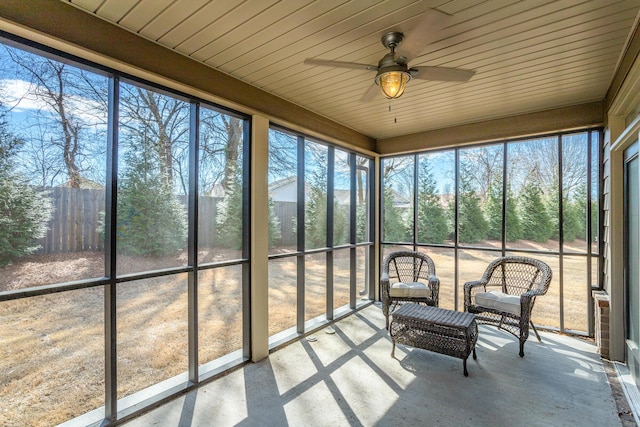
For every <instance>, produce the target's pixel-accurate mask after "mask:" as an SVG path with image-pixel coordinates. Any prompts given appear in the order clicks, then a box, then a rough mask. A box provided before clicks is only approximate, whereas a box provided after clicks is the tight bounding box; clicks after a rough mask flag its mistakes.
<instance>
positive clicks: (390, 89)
mask: <svg viewBox="0 0 640 427" xmlns="http://www.w3.org/2000/svg"><path fill="white" fill-rule="evenodd" d="M410 79H411V74H409V73H408V72H406V71H389V72H386V73H381V74H379V75H378V76H376V84H377V85H378V86H380V89H381V90H382V94H383V95H384V96H386V97H387V98H389V99H394V98H400V97H401V96H402V94H403V93H404V89H405V87H406V85H407V82H408V81H409V80H410Z"/></svg>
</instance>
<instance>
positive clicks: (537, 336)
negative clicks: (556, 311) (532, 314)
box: [531, 321, 542, 342]
mask: <svg viewBox="0 0 640 427" xmlns="http://www.w3.org/2000/svg"><path fill="white" fill-rule="evenodd" d="M531 328H533V332H535V334H536V338H538V341H540V342H542V338H540V335H539V334H538V330H537V329H536V326H535V325H534V324H533V321H531Z"/></svg>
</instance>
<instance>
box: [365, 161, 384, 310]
mask: <svg viewBox="0 0 640 427" xmlns="http://www.w3.org/2000/svg"><path fill="white" fill-rule="evenodd" d="M375 175H376V170H375V162H374V161H373V160H369V171H368V172H367V179H368V182H367V190H368V191H367V221H369V227H368V229H369V230H368V231H369V235H368V236H367V240H368V241H372V240H373V239H374V238H375V236H374V235H373V234H374V230H375V227H376V221H375V215H374V212H373V211H374V208H375V202H374V200H375ZM378 227H380V224H378ZM378 235H379V236H381V235H382V234H381V233H379V234H378ZM378 244H379V243H378ZM379 249H381V248H379ZM375 254H376V248H375V243H372V244H371V245H369V254H368V257H367V260H368V262H369V264H368V267H369V271H368V273H367V278H366V281H367V288H368V290H369V299H371V300H373V299H374V298H375V289H374V286H373V283H374V277H375V274H376V266H375V262H373V261H374V260H375ZM380 254H382V250H380ZM381 264H382V263H381Z"/></svg>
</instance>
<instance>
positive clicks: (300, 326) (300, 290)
mask: <svg viewBox="0 0 640 427" xmlns="http://www.w3.org/2000/svg"><path fill="white" fill-rule="evenodd" d="M304 145H305V141H304V137H302V136H298V164H297V169H298V180H297V182H298V189H297V190H298V203H297V220H298V223H297V226H298V233H297V234H298V238H297V245H298V252H299V253H300V254H299V255H298V256H297V261H298V268H297V272H298V274H297V315H296V328H297V331H298V333H299V334H302V333H304V311H305V305H304V294H305V289H304V276H305V259H304V250H305V238H304V237H305V236H304V220H305V215H304V209H305V203H306V201H305V176H304V172H305V166H304V161H305V150H304Z"/></svg>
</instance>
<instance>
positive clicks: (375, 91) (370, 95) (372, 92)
mask: <svg viewBox="0 0 640 427" xmlns="http://www.w3.org/2000/svg"><path fill="white" fill-rule="evenodd" d="M379 94H380V88H379V87H378V85H377V84H375V83H373V84H372V85H371V86H369V89H367V91H366V92H365V93H364V95H362V98H361V99H360V101H362V102H369V101H371V100H373V99H374V98H375V97H376V96H377V95H379Z"/></svg>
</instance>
